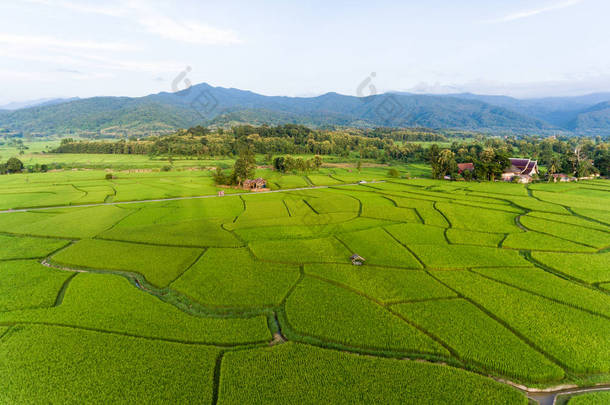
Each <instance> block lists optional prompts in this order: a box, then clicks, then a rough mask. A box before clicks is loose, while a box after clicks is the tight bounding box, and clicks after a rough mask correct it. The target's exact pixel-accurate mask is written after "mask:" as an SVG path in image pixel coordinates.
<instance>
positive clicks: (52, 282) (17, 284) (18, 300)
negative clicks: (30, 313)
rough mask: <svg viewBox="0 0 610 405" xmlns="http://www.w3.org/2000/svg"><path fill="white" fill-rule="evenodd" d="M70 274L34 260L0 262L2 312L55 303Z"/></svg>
mask: <svg viewBox="0 0 610 405" xmlns="http://www.w3.org/2000/svg"><path fill="white" fill-rule="evenodd" d="M71 276H72V274H70V273H67V272H63V271H58V270H53V269H49V268H47V267H44V266H42V265H40V264H39V263H38V262H36V261H35V260H11V261H6V262H0V312H3V311H13V310H16V309H26V308H36V307H51V306H53V305H54V304H55V302H56V300H57V296H58V294H59V292H60V290H61V288H62V286H63V285H64V283H65V282H66V281H67V280H68V279H69V278H70V277H71Z"/></svg>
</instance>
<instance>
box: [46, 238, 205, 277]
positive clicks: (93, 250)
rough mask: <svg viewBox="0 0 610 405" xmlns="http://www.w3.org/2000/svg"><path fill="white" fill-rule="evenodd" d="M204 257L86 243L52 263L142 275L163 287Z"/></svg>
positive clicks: (199, 251) (179, 250)
mask: <svg viewBox="0 0 610 405" xmlns="http://www.w3.org/2000/svg"><path fill="white" fill-rule="evenodd" d="M202 253H203V250H202V249H192V248H178V247H167V246H151V245H139V244H135V243H123V242H112V241H106V240H98V239H83V240H81V241H79V242H77V243H75V244H74V245H72V246H70V247H68V248H67V249H65V250H62V251H61V252H59V253H58V254H56V255H55V256H53V261H55V262H57V263H60V264H63V265H67V266H72V267H77V268H78V267H81V268H92V269H102V270H125V271H130V272H134V273H139V274H141V275H143V276H144V277H146V279H147V280H148V281H149V282H150V283H152V284H154V285H156V286H158V287H164V286H166V285H167V284H169V283H170V282H171V281H173V280H175V279H176V278H177V277H178V276H179V275H180V274H182V273H183V272H184V271H185V270H186V269H187V268H188V267H189V266H191V265H192V264H193V263H194V262H195V260H197V258H198V257H199V255H201V254H202Z"/></svg>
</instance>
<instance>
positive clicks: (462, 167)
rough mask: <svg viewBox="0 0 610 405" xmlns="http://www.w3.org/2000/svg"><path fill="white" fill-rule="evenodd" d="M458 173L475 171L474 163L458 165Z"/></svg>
mask: <svg viewBox="0 0 610 405" xmlns="http://www.w3.org/2000/svg"><path fill="white" fill-rule="evenodd" d="M457 167H458V173H459V174H462V173H464V172H465V171H469V172H472V171H474V163H458V165H457Z"/></svg>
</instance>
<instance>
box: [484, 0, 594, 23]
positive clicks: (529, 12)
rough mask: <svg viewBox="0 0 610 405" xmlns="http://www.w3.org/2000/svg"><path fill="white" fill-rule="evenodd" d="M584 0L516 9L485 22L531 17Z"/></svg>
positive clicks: (570, 0) (500, 21)
mask: <svg viewBox="0 0 610 405" xmlns="http://www.w3.org/2000/svg"><path fill="white" fill-rule="evenodd" d="M583 1H584V0H565V1H560V2H558V3H555V4H551V5H549V6H545V7H539V8H534V9H528V10H522V11H518V12H516V13H511V14H507V15H505V16H503V17H500V18H496V19H492V20H487V21H486V22H487V23H504V22H511V21H516V20H521V19H523V18H529V17H533V16H536V15H538V14H542V13H547V12H549V11H554V10H560V9H562V8H567V7H571V6H575V5H577V4H579V3H582V2H583Z"/></svg>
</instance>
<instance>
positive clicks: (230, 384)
mask: <svg viewBox="0 0 610 405" xmlns="http://www.w3.org/2000/svg"><path fill="white" fill-rule="evenodd" d="M305 376H306V377H305ZM220 381H221V386H220V392H219V401H218V402H219V403H220V404H243V403H247V402H256V403H265V404H285V403H293V404H296V403H305V404H315V403H334V404H353V403H367V404H374V403H396V404H399V403H402V404H405V403H438V404H441V403H489V404H491V403H493V404H500V403H501V404H507V405H508V404H521V405H525V404H527V399H526V398H525V396H523V395H522V394H521V393H519V392H518V391H516V390H515V389H513V388H509V387H507V386H504V385H501V384H499V383H497V382H495V381H493V380H491V379H487V378H483V377H481V376H478V375H475V374H471V373H468V372H464V371H462V370H457V369H454V368H451V367H442V366H439V365H435V364H425V363H417V362H413V361H408V360H394V359H383V358H372V357H366V356H357V355H354V354H348V353H342V352H339V351H334V350H325V349H319V348H316V347H311V346H306V345H301V344H296V343H287V344H283V345H280V346H275V347H272V348H264V349H256V350H248V351H239V352H231V353H227V354H226V355H225V357H224V359H223V363H222V366H221V379H220ZM422 381H425V382H426V383H425V384H423V385H422V384H421V382H422Z"/></svg>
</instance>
